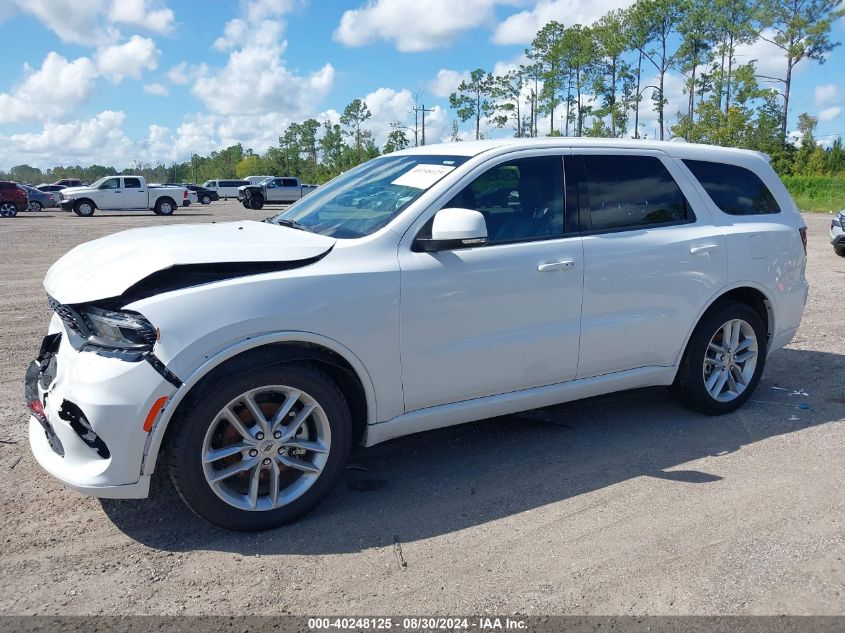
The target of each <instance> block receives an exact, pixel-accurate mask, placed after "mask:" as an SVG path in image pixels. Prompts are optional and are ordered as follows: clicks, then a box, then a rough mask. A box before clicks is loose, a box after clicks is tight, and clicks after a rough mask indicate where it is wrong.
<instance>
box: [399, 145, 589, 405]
mask: <svg viewBox="0 0 845 633" xmlns="http://www.w3.org/2000/svg"><path fill="white" fill-rule="evenodd" d="M445 207H461V208H469V209H475V210H477V211H480V212H481V213H482V214H483V215H484V216H485V220H486V222H487V231H488V239H489V243H488V244H487V245H486V246H481V247H476V248H467V249H458V250H451V251H440V252H435V253H426V252H414V251H413V250H412V249H411V248H410V244H409V241H410V237H413V236H410V237H409V239H408V240H403V242H402V243H401V244H400V252H399V264H400V268H401V308H400V310H401V335H400V346H401V361H402V382H403V388H404V396H405V410H406V411H413V410H416V409H420V408H423V407H429V406H433V405H438V404H445V403H450V402H457V401H461V400H468V399H471V398H478V397H483V396H489V395H494V394H500V393H505V392H510V391H517V390H520V389H528V388H532V387H539V386H544V385H550V384H555V383H560V382H564V381H567V380H570V379H572V378H574V376H575V374H576V371H577V366H578V345H579V321H580V314H581V294H582V285H583V256H582V248H581V238H580V237H578V236H577V235H569V234H567V233H565V230H564V229H565V227H564V196H563V173H562V157H561V156H560V155H549V154H548V153H545V155H542V156H526V157H523V158H518V159H512V160H504V159H500V161H499V163H498V164H496V165H494V166H492V167H488V168H487V169H486V171H483V173H480V175H478V176H477V177H476V178H475V179H474V180H473V181H472V182H471V183H470V184H468V185H467V186H466V187H464V188H463V189H462V190H461V192H460V193H459V194H458V195H457V196H455V197H454V198H453V199H452V200H450V201H449V202H447V203H446V204H445V205H442V207H441V208H445ZM433 214H434V210H432V211H430V215H431V216H432V217H433ZM422 220H425V218H422ZM430 226H431V220H430V219H429V220H428V221H427V222H426V223H425V224H424V225H423V226H422V228H421V229H419V230H418V235H421V236H424V235H425V234H426V232H428V234H430Z"/></svg>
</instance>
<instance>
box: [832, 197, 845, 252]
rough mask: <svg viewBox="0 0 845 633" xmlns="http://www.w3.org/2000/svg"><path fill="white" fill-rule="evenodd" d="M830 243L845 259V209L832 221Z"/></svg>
mask: <svg viewBox="0 0 845 633" xmlns="http://www.w3.org/2000/svg"><path fill="white" fill-rule="evenodd" d="M830 243H831V244H833V250H834V252H836V254H837V255H839V256H840V257H845V209H843V210H842V211H840V212H839V215H837V216H836V217H835V218H833V219H832V220H831V221H830Z"/></svg>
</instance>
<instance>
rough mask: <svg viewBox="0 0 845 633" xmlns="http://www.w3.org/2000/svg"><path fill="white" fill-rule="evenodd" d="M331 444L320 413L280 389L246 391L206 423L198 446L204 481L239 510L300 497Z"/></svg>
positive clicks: (303, 396) (303, 397) (312, 403)
mask: <svg viewBox="0 0 845 633" xmlns="http://www.w3.org/2000/svg"><path fill="white" fill-rule="evenodd" d="M330 446H331V430H330V426H329V421H328V418H327V416H326V413H325V411H323V408H322V407H321V406H320V404H319V403H318V402H317V401H316V400H314V398H312V397H311V396H309V395H308V394H307V393H305V392H303V391H301V390H299V389H295V388H293V387H288V386H284V385H270V386H265V387H259V388H256V389H251V390H249V391H247V392H245V393H242V394H241V395H239V396H238V397H236V398H234V399H233V400H231V401H230V402H229V403H228V404H227V405H226V406H225V407H223V408H222V409H221V410H220V411H219V412H218V413H217V415H216V416H215V417H214V419H213V420H212V422H211V425H210V426H209V427H208V431H207V432H206V434H205V439H204V441H203V446H202V464H203V473H204V475H205V480H206V482H207V483H208V485H209V486H210V487H211V489H212V490H213V491H214V493H215V494H216V495H217V496H218V497H220V499H222V500H223V501H225V502H226V503H227V504H229V505H230V506H233V507H235V508H238V509H239V510H248V511H262V510H273V509H275V508H279V507H282V506H285V505H287V504H289V503H291V502H293V501H294V500H296V499H298V498H299V497H301V496H302V495H303V494H304V493H305V492H306V491H307V490H308V489H309V488H310V487H311V486H312V485H313V484H314V483H315V482H316V481H317V479H318V478H319V476H320V474H321V473H322V471H323V468H324V467H325V465H326V462H327V460H328V456H329V449H330Z"/></svg>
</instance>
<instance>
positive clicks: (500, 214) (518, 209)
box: [426, 156, 563, 244]
mask: <svg viewBox="0 0 845 633" xmlns="http://www.w3.org/2000/svg"><path fill="white" fill-rule="evenodd" d="M447 207H460V208H462V209H473V210H475V211H479V212H481V214H482V215H483V216H484V219H485V221H486V222H487V237H488V244H505V243H508V242H526V241H532V240H543V239H551V238H559V237H563V165H562V162H561V157H560V156H533V157H530V158H520V159H517V160H512V161H508V162H506V163H502V164H500V165H496V166H495V167H492V168H491V169H489V170H488V171H486V172H485V173H483V174H482V175H481V176H479V177H478V178H476V179H475V180H474V181H472V182H471V183H470V184H469V185H467V186H466V187H464V189H463V190H461V191H460V192H459V193H458V194H457V195H456V196H455V197H454V198H452V199H451V200H450V201H449V202H448V203H447V204H446V205H444V208H447ZM426 228H428V227H426ZM429 230H430V229H429Z"/></svg>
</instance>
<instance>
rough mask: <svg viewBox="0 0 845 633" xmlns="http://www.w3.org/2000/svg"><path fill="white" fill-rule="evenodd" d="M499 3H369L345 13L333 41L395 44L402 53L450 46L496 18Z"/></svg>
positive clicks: (442, 0) (438, 0) (475, 0)
mask: <svg viewBox="0 0 845 633" xmlns="http://www.w3.org/2000/svg"><path fill="white" fill-rule="evenodd" d="M496 4H501V1H500V0H459V1H455V0H369V2H367V4H366V5H365V6H363V7H361V8H358V9H351V10H348V11H345V12H344V14H343V16H342V17H341V19H340V24H339V25H338V27H337V29H336V30H335V32H334V39H335V40H337V41H338V42H340V43H341V44H345V45H346V46H364V45H365V44H370V43H372V42H375V41H377V40H385V41H392V42H393V43H394V45H395V46H396V48H397V49H398V50H400V51H404V52H409V51H426V50H430V49H433V48H438V47H442V46H447V45H449V44H451V43H452V42H453V41H454V39H455V38H456V37H457V36H458V35H459V34H460V33H461V32H462V31H466V30H469V29H473V28H476V27H478V26H480V25H482V24H484V23H485V22H491V21H492V20H493V18H494V14H493V8H494V6H495V5H496Z"/></svg>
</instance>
